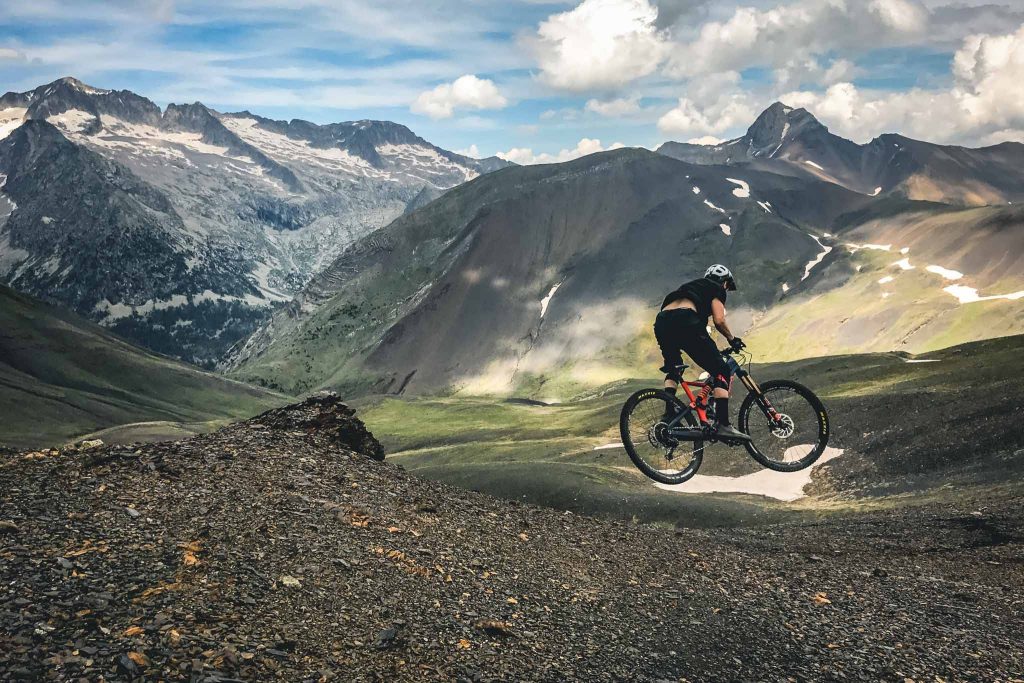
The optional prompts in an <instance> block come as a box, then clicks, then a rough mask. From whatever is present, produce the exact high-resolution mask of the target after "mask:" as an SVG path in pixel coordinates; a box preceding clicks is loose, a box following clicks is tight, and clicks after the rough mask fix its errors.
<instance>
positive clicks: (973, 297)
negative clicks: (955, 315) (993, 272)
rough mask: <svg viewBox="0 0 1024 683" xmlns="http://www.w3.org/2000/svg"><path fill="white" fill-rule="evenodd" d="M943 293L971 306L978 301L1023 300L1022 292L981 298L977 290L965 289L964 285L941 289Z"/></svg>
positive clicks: (1023, 293) (1023, 294)
mask: <svg viewBox="0 0 1024 683" xmlns="http://www.w3.org/2000/svg"><path fill="white" fill-rule="evenodd" d="M942 291H943V292H946V293H947V294H952V295H953V296H955V297H956V298H957V299H958V300H959V301H960V303H961V304H973V303H976V302H978V301H995V300H996V299H1006V300H1009V301H1016V300H1017V299H1024V291H1020V292H1013V293H1011V294H993V295H991V296H981V295H979V294H978V290H977V289H975V288H974V287H967V286H965V285H950V286H948V287H943V289H942Z"/></svg>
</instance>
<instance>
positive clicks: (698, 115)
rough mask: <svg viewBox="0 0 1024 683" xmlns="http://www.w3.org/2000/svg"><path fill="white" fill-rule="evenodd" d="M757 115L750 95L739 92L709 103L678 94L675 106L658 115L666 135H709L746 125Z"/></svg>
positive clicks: (661, 129)
mask: <svg viewBox="0 0 1024 683" xmlns="http://www.w3.org/2000/svg"><path fill="white" fill-rule="evenodd" d="M756 115H757V111H756V109H755V108H754V107H753V106H752V105H751V101H750V97H749V96H748V95H747V94H745V93H741V92H736V93H731V94H724V95H722V96H721V97H719V98H718V99H716V100H713V101H711V102H708V103H704V102H701V101H699V100H698V101H695V100H691V99H689V98H687V97H680V98H679V103H678V104H677V105H676V106H675V108H674V109H672V110H670V111H668V112H667V113H666V114H665V115H664V116H662V117H661V118H660V119H658V130H660V131H661V132H662V133H665V134H667V135H710V134H715V133H724V132H725V131H727V130H730V129H732V128H735V127H737V126H746V125H749V124H750V123H751V122H752V121H753V120H754V117H755V116H756Z"/></svg>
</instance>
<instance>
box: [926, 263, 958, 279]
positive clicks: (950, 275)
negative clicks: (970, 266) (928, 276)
mask: <svg viewBox="0 0 1024 683" xmlns="http://www.w3.org/2000/svg"><path fill="white" fill-rule="evenodd" d="M925 270H927V271H928V272H929V273H935V274H936V275H941V276H942V277H944V278H946V279H947V280H959V279H960V278H962V277H963V276H964V274H963V273H961V272H960V271H959V270H952V269H950V268H943V267H942V266H928V267H927V268H925Z"/></svg>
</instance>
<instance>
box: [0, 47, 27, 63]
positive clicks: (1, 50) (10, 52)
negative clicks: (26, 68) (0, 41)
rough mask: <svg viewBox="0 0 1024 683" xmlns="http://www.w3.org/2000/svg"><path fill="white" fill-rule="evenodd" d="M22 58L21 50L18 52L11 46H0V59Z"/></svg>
mask: <svg viewBox="0 0 1024 683" xmlns="http://www.w3.org/2000/svg"><path fill="white" fill-rule="evenodd" d="M24 58H25V55H23V54H22V53H21V52H19V51H18V50H15V49H14V48H12V47H0V60H5V59H18V60H21V59H24Z"/></svg>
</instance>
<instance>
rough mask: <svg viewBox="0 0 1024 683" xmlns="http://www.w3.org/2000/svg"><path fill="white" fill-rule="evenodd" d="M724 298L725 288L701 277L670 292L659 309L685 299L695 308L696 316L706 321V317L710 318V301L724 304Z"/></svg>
mask: <svg viewBox="0 0 1024 683" xmlns="http://www.w3.org/2000/svg"><path fill="white" fill-rule="evenodd" d="M725 298H726V291H725V287H723V286H722V285H721V284H720V283H718V282H715V281H713V280H710V279H708V278H706V277H701V278H697V279H696V280H690V281H689V282H687V283H684V284H682V285H680V286H679V287H678V288H677V289H675V290H673V291H672V292H670V293H669V294H668V295H667V296H666V297H665V300H664V301H662V303H661V308H662V309H664V308H665V307H666V306H668V305H669V304H671V303H673V302H675V301H679V300H681V299H687V300H689V301H692V302H693V304H694V306H696V308H697V315H699V316H700V318H701V319H702V320H707V319H708V317H710V316H711V301H712V300H713V299H718V300H719V301H721V302H722V303H723V304H724V303H725Z"/></svg>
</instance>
